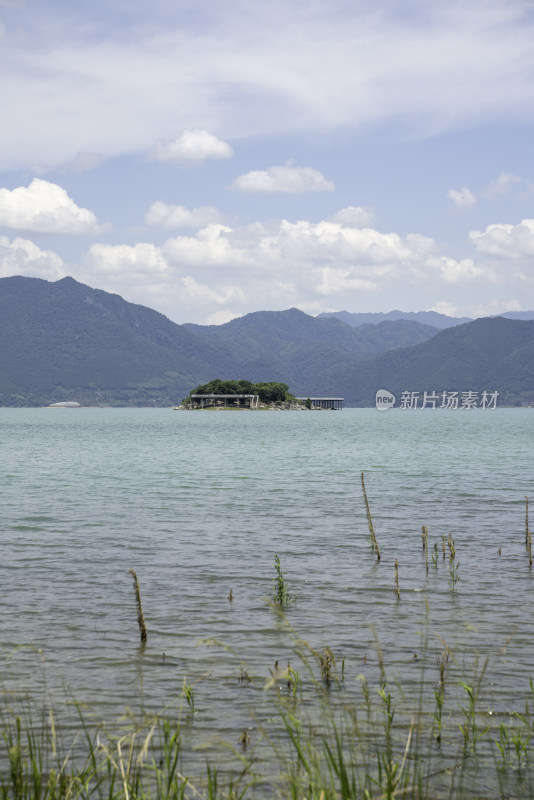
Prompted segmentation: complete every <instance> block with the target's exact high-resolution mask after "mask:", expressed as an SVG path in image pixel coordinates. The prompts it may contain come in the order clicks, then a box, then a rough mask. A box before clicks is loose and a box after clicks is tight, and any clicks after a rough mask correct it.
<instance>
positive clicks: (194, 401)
mask: <svg viewBox="0 0 534 800" xmlns="http://www.w3.org/2000/svg"><path fill="white" fill-rule="evenodd" d="M178 408H183V409H187V410H188V411H190V410H195V409H208V408H218V409H224V408H227V409H238V408H239V409H270V408H275V409H296V410H306V409H311V408H312V403H311V400H309V398H307V399H304V400H303V399H297V398H296V397H295V396H294V395H293V394H291V392H290V391H289V386H288V385H287V383H277V382H275V381H268V382H267V381H262V382H260V383H252V381H248V380H237V381H234V380H228V381H222V380H220V379H219V378H216V379H215V380H212V381H210V382H209V383H205V384H202V385H200V386H197V388H196V389H194V390H193V391H192V392H191V393H190V395H189V396H188V397H185V398H184V399H183V400H182V405H181V406H178Z"/></svg>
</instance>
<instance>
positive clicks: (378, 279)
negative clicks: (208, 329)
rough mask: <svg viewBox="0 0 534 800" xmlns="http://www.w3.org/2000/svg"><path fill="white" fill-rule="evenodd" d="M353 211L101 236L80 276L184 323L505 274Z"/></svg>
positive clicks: (485, 280)
mask: <svg viewBox="0 0 534 800" xmlns="http://www.w3.org/2000/svg"><path fill="white" fill-rule="evenodd" d="M342 216H343V215H342ZM346 219H347V223H351V224H342V223H341V222H333V221H332V220H323V221H320V222H310V221H309V220H300V221H297V222H290V221H288V220H284V219H279V220H271V221H270V222H267V223H260V222H255V223H252V224H250V225H244V226H240V227H230V226H227V225H220V224H210V225H207V226H205V227H204V228H201V229H200V230H198V231H196V232H194V233H191V234H190V235H178V236H173V237H170V238H168V239H167V240H166V241H165V242H163V244H161V245H160V246H158V245H155V244H152V243H149V242H139V243H137V244H135V245H112V244H103V243H99V244H94V245H93V246H92V247H91V248H90V250H89V253H88V257H87V260H86V265H85V273H84V275H83V276H81V277H80V279H82V280H83V279H84V278H85V279H87V276H88V275H92V276H94V277H93V278H92V281H93V283H94V284H95V285H99V286H102V287H103V288H107V289H109V290H112V291H119V293H121V294H123V293H124V294H125V296H126V297H127V299H129V300H134V301H136V302H142V303H145V304H149V305H150V304H153V305H155V307H157V308H160V309H161V310H163V311H164V312H165V313H167V314H169V315H170V316H171V318H173V319H176V320H177V321H187V320H191V318H192V317H194V318H196V319H198V318H199V317H201V321H204V322H205V321H210V322H217V323H219V324H220V323H221V322H222V321H226V320H227V319H230V318H231V317H233V316H237V315H240V314H244V313H247V312H248V311H252V310H257V309H258V308H288V307H290V306H294V305H297V306H299V307H300V308H303V309H305V310H308V311H310V312H317V311H321V310H323V309H324V308H325V307H327V306H332V305H334V304H335V303H336V301H337V302H339V298H342V299H343V305H344V306H348V307H350V306H351V305H352V306H353V307H354V304H356V303H358V304H359V303H361V298H362V297H364V296H368V295H370V294H372V295H373V296H374V297H375V298H376V297H380V296H382V295H383V293H384V291H386V292H390V293H391V298H392V299H391V301H390V303H388V305H389V306H390V307H393V304H395V303H397V298H398V296H399V294H400V292H401V291H402V290H403V289H405V288H406V287H408V289H409V291H410V293H411V295H412V296H413V295H415V293H418V292H422V291H424V292H426V293H427V295H428V293H429V292H430V293H432V294H435V292H437V291H438V290H439V291H441V292H442V291H443V289H444V288H445V287H447V289H448V290H449V291H451V292H452V291H455V290H456V289H457V287H469V286H471V287H473V292H478V296H479V297H480V288H481V287H482V288H485V287H486V286H489V285H491V284H493V283H495V282H496V281H497V280H498V279H499V275H498V273H496V272H495V270H494V269H493V268H490V267H488V266H487V265H484V264H478V263H476V262H475V261H474V260H473V259H470V258H465V259H454V258H450V257H448V256H447V255H443V254H442V253H440V252H439V248H438V245H437V243H436V242H435V241H434V240H433V239H430V238H428V237H425V236H421V235H420V234H408V235H406V236H401V235H400V234H398V233H395V232H389V233H384V232H382V231H379V230H376V229H374V228H358V227H354V225H353V224H352V222H353V219H354V215H352V214H348V215H346ZM124 287H126V288H127V291H126V292H125V290H124ZM462 291H463V289H462ZM451 301H452V300H451V299H450V298H446V300H445V299H444V300H443V301H442V302H451ZM375 303H376V300H375ZM430 304H431V303H429V302H428V300H427V301H426V302H425V307H428V305H430ZM213 315H216V316H213ZM199 321H200V320H199Z"/></svg>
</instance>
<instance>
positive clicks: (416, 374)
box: [315, 317, 534, 406]
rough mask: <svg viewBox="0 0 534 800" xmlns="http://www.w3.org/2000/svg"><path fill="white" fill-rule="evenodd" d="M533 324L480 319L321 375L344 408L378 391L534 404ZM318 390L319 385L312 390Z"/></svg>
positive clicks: (368, 399) (367, 399) (368, 401)
mask: <svg viewBox="0 0 534 800" xmlns="http://www.w3.org/2000/svg"><path fill="white" fill-rule="evenodd" d="M533 365H534V321H520V320H510V319H505V318H503V317H493V318H483V319H478V320H475V321H474V322H469V323H466V324H464V325H460V326H457V327H454V328H448V329H447V330H444V331H441V332H440V333H438V334H437V335H436V336H435V337H433V338H432V339H430V340H429V341H427V342H424V343H422V344H419V345H416V346H415V347H408V348H403V349H399V350H394V351H389V352H387V353H384V354H383V355H380V356H378V357H377V358H374V359H370V360H365V361H361V362H359V363H354V364H352V365H350V366H348V367H346V366H342V367H336V366H333V367H332V369H331V370H330V371H329V372H328V374H327V375H326V376H325V380H326V384H325V385H334V386H336V388H337V389H338V391H339V392H340V393H341V395H343V396H344V397H345V399H346V402H347V404H348V405H355V406H370V405H373V404H374V398H375V392H376V391H377V389H388V390H389V391H391V392H393V394H395V395H396V396H397V398H399V397H400V393H401V392H402V391H410V392H411V391H419V392H424V391H438V392H439V391H460V392H462V391H479V392H481V391H484V390H487V391H494V390H498V391H499V393H500V398H499V402H501V403H503V402H508V403H519V402H521V401H523V402H528V403H532V402H534V370H533V368H532V367H533ZM315 388H316V389H317V390H319V389H320V388H322V387H321V386H318V387H315Z"/></svg>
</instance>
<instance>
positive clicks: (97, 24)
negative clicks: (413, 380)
mask: <svg viewBox="0 0 534 800" xmlns="http://www.w3.org/2000/svg"><path fill="white" fill-rule="evenodd" d="M0 75H1V78H0V108H1V109H2V115H1V124H0V277H8V276H11V275H26V276H31V277H37V278H44V279H46V280H49V281H55V280H58V279H60V278H63V277H65V276H67V275H70V276H72V277H74V278H75V279H76V280H78V281H81V282H82V283H86V284H88V285H89V286H92V287H94V288H98V289H104V290H106V291H109V292H115V293H117V294H120V295H121V296H122V297H124V298H125V299H126V300H128V301H131V302H134V303H141V304H143V305H147V306H150V307H151V308H155V309H157V310H158V311H160V312H162V313H164V314H166V315H167V316H168V317H169V318H170V319H172V320H173V321H175V322H177V323H183V322H197V323H200V324H222V323H224V322H227V321H228V320H230V319H232V318H234V317H236V316H242V315H243V314H246V313H249V312H252V311H259V310H265V309H266V310H282V309H286V308H291V307H294V306H296V307H297V308H300V309H302V310H303V311H305V312H306V313H309V314H319V313H321V312H325V311H339V310H347V311H352V312H364V311H389V310H392V309H401V310H404V311H419V310H429V309H433V310H436V311H440V312H443V313H446V314H450V315H452V316H470V317H477V316H484V315H488V314H497V313H500V312H504V311H512V310H530V309H534V158H533V150H534V2H533V1H532V0H528V1H524V0H521V1H518V0H468V2H466V0H460V1H457V0H447V2H435V0H284V2H281V1H280V0H267V1H265V0H264V2H261V3H260V2H254V0H151V2H150V3H147V2H146V0H142V1H141V0H92V2H91V3H89V2H76V3H73V2H72V0H46V2H43V0H0Z"/></svg>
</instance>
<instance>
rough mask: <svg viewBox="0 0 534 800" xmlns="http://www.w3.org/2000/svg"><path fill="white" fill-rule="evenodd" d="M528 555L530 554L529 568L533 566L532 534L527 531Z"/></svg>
mask: <svg viewBox="0 0 534 800" xmlns="http://www.w3.org/2000/svg"><path fill="white" fill-rule="evenodd" d="M527 553H528V563H529V566H530V567H531V566H532V534H531V532H530V531H527Z"/></svg>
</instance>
